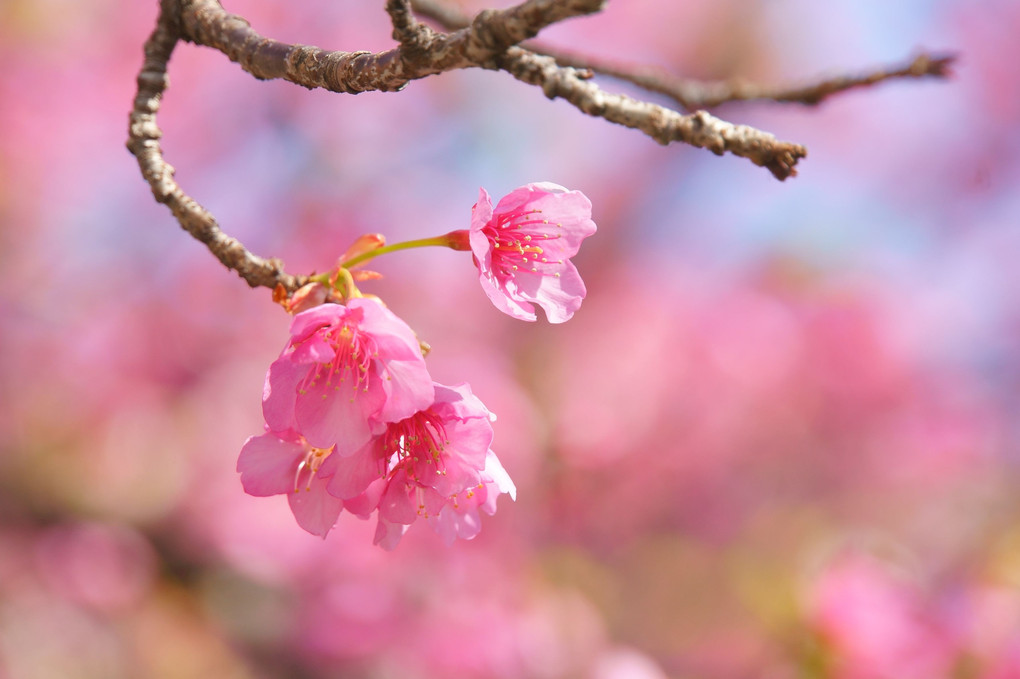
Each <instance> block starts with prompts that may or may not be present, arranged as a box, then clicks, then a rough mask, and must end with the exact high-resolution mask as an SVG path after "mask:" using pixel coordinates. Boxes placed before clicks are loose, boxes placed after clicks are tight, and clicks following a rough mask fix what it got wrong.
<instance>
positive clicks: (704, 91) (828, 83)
mask: <svg viewBox="0 0 1020 679" xmlns="http://www.w3.org/2000/svg"><path fill="white" fill-rule="evenodd" d="M529 47H530V46H529ZM535 51H536V52H539V53H542V54H548V55H549V56H552V57H553V58H554V59H556V61H557V63H560V64H563V65H564V66H573V67H575V68H586V69H591V70H592V71H595V72H597V73H601V74H603V75H607V76H610V77H612V78H617V79H619V80H625V81H627V82H630V83H633V84H635V85H637V86H639V87H642V88H644V89H646V90H648V91H650V92H657V93H659V94H664V95H666V96H667V97H669V98H671V99H672V100H673V101H675V102H676V103H677V104H679V105H680V106H681V107H682V108H684V109H686V110H688V111H692V110H695V109H698V108H714V107H716V106H719V105H720V104H725V103H727V102H731V101H774V102H783V103H799V104H804V105H805V106H815V105H817V104H820V103H821V102H822V101H824V100H825V99H828V98H829V97H831V96H832V95H834V94H839V93H841V92H846V91H847V90H852V89H856V88H860V87H870V86H871V85H875V84H877V83H880V82H884V81H886V80H893V79H898V78H925V77H934V78H946V77H949V76H950V75H951V71H950V67H951V66H952V64H953V61H954V60H955V59H956V57H955V56H954V55H940V56H936V55H933V54H929V53H927V52H921V53H919V54H917V55H916V56H915V57H913V58H912V59H911V60H910V61H908V62H905V63H903V64H900V65H895V66H879V67H876V68H874V69H871V70H869V71H865V72H863V73H860V74H857V75H838V76H833V77H828V78H820V79H818V80H816V81H813V82H808V83H806V84H802V85H792V86H790V85H783V86H769V85H761V84H757V83H750V82H747V81H745V80H741V79H733V80H724V81H714V82H705V81H699V80H690V79H686V78H677V77H676V76H673V75H672V74H670V73H667V72H665V71H663V70H661V69H655V68H649V67H630V68H628V67H626V66H623V65H620V64H615V63H612V62H609V61H606V60H601V59H598V58H594V57H589V56H581V55H576V54H572V53H568V52H562V51H558V50H550V49H544V48H543V49H536V50H535Z"/></svg>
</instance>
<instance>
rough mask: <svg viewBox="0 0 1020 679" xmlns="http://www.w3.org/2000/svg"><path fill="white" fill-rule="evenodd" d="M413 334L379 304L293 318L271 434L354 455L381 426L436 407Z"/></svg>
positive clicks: (269, 408)
mask: <svg viewBox="0 0 1020 679" xmlns="http://www.w3.org/2000/svg"><path fill="white" fill-rule="evenodd" d="M434 396H435V393H434V390H433V387H432V379H431V377H429V374H428V371H427V370H426V368H425V360H424V358H423V357H422V354H421V347H420V345H419V343H418V340H417V338H416V337H415V336H414V333H413V332H412V331H411V329H410V328H409V327H408V326H407V324H406V323H404V322H403V321H402V320H400V319H399V318H397V316H396V315H394V314H393V313H392V312H391V311H389V310H388V309H386V308H385V307H384V306H382V305H381V304H380V303H379V302H376V301H374V300H371V299H361V298H359V299H352V300H350V301H349V302H348V303H347V305H346V306H343V305H340V304H322V305H320V306H317V307H315V308H313V309H309V310H307V311H303V312H301V313H300V314H298V315H297V316H295V317H294V320H293V322H292V323H291V327H290V341H289V342H288V343H287V346H286V347H285V348H284V350H283V352H282V353H281V354H280V357H279V358H278V359H277V360H276V361H274V362H273V364H272V365H271V366H270V367H269V372H268V374H267V375H266V385H265V390H264V392H263V397H262V411H263V414H264V415H265V418H266V424H267V425H268V427H269V429H270V430H271V431H286V430H294V431H297V432H300V433H301V435H303V436H304V437H305V439H306V440H307V441H308V443H309V444H310V445H312V446H314V447H316V448H323V449H329V448H333V446H336V450H337V452H338V453H339V454H340V455H350V454H351V453H353V452H355V451H357V450H358V449H359V448H361V447H362V446H363V445H365V444H366V443H367V442H368V441H369V440H370V439H371V438H372V433H373V427H374V426H376V425H377V424H378V423H387V422H397V421H399V420H402V419H404V418H406V417H410V416H411V415H412V414H414V413H416V412H418V411H419V410H421V409H422V408H425V407H427V406H428V405H429V404H431V403H432V401H433V400H434Z"/></svg>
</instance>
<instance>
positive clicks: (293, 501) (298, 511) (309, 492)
mask: <svg viewBox="0 0 1020 679" xmlns="http://www.w3.org/2000/svg"><path fill="white" fill-rule="evenodd" d="M287 501H288V502H289V503H290V510H291V511H292V512H293V513H294V518H295V519H297V523H298V525H299V526H301V527H302V528H304V529H305V530H306V531H308V532H309V533H311V534H312V535H318V536H320V537H322V538H323V539H325V537H326V534H327V533H329V531H330V529H332V528H333V526H334V525H335V524H336V520H337V518H338V517H339V516H340V511H341V510H342V509H343V506H344V503H343V500H341V499H339V498H335V497H333V496H332V495H330V494H329V493H327V492H326V482H325V480H324V479H319V478H312V479H311V481H310V482H309V485H308V488H299V489H298V490H297V491H292V492H290V493H288V494H287Z"/></svg>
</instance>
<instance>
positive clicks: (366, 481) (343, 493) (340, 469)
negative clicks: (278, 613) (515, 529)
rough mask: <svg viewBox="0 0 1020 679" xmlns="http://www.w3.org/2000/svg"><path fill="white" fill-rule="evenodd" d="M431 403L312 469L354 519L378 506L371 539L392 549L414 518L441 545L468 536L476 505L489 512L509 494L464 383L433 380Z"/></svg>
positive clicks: (482, 411) (487, 428)
mask: <svg viewBox="0 0 1020 679" xmlns="http://www.w3.org/2000/svg"><path fill="white" fill-rule="evenodd" d="M435 394H436V399H435V402H434V403H433V404H432V405H431V406H429V407H428V408H426V409H424V410H422V411H419V412H417V413H415V414H414V415H412V416H411V417H408V418H406V419H404V420H401V421H400V422H393V423H390V424H389V425H387V427H386V429H385V431H383V432H381V433H380V434H379V435H378V436H376V437H375V438H374V439H373V440H372V441H371V442H369V443H368V444H367V445H366V446H364V447H363V448H362V449H361V450H359V451H357V452H356V453H355V454H353V455H351V456H348V457H343V456H334V457H333V458H331V459H330V460H329V461H328V462H327V465H325V466H323V468H322V469H321V470H320V472H319V474H320V475H322V476H328V477H329V479H330V481H329V485H328V487H327V488H328V491H329V492H330V493H332V494H333V495H335V496H337V497H338V498H341V499H342V500H344V502H345V505H346V506H348V508H349V509H350V510H351V511H352V512H354V513H355V514H358V515H359V516H361V517H362V518H368V517H369V516H371V514H372V513H373V512H374V511H376V510H378V517H379V525H378V528H377V533H376V543H377V544H381V545H382V546H383V547H385V548H387V549H392V548H393V547H395V546H396V544H397V542H399V540H400V537H401V536H402V535H403V533H404V531H406V529H407V527H408V526H409V525H410V524H412V523H414V522H415V520H417V518H418V517H419V516H423V517H425V518H428V519H430V522H431V523H432V525H433V528H434V529H436V531H437V532H439V533H440V534H441V535H442V536H443V537H444V538H445V539H446V540H447V542H453V540H454V539H455V538H456V537H461V538H464V539H470V538H473V537H474V536H475V535H477V533H478V530H479V529H480V527H481V524H480V521H479V517H478V509H479V508H482V509H484V510H485V511H487V512H488V513H489V514H492V513H494V512H495V510H496V496H498V495H499V494H500V493H502V492H509V493H511V494H512V495H516V489H514V487H513V482H512V481H510V477H509V476H508V475H507V474H506V471H505V470H504V469H503V467H502V465H500V464H499V460H498V459H497V458H496V456H495V454H494V453H492V451H491V450H489V446H490V444H491V443H492V425H491V414H490V413H489V411H488V410H487V409H486V408H485V406H484V405H483V404H482V402H481V401H480V400H478V398H477V397H476V396H475V395H474V394H472V393H471V390H470V387H468V385H466V384H462V385H458V386H456V387H446V386H443V385H441V384H436V385H435Z"/></svg>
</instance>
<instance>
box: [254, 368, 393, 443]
mask: <svg viewBox="0 0 1020 679" xmlns="http://www.w3.org/2000/svg"><path fill="white" fill-rule="evenodd" d="M384 398H385V394H384V393H383V391H382V388H381V387H375V388H373V387H372V386H370V387H369V390H368V391H365V390H363V389H361V388H359V387H358V386H357V385H355V384H354V382H353V381H352V380H350V379H348V380H345V381H343V382H341V383H339V384H338V385H335V386H334V385H333V384H328V383H326V382H325V381H324V380H320V381H319V382H318V383H317V384H315V385H314V386H311V387H309V388H308V390H307V391H306V392H305V393H303V394H298V395H297V399H296V403H295V405H294V419H295V421H296V422H297V426H296V427H295V428H296V429H297V430H298V431H300V432H301V433H302V434H303V435H304V437H305V438H306V439H307V440H308V443H309V444H311V445H312V446H314V447H315V448H332V447H333V446H334V445H336V452H337V453H338V454H339V455H350V454H352V453H354V452H355V451H356V450H358V449H359V448H361V447H362V446H363V445H365V444H366V443H367V442H368V441H369V439H371V438H372V430H371V426H370V423H369V417H371V415H372V414H374V413H375V412H376V411H378V410H379V408H380V407H381V406H382V402H383V399H384ZM267 420H268V418H267Z"/></svg>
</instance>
